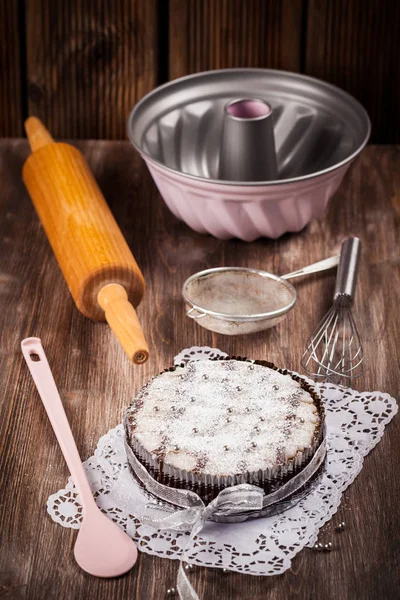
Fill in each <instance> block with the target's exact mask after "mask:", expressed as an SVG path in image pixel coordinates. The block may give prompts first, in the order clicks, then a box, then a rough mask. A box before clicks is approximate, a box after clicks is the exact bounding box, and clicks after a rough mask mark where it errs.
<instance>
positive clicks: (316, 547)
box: [314, 542, 324, 552]
mask: <svg viewBox="0 0 400 600" xmlns="http://www.w3.org/2000/svg"><path fill="white" fill-rule="evenodd" d="M323 549H324V544H321V542H317V543H316V544H315V545H314V550H317V551H318V552H321V550H323Z"/></svg>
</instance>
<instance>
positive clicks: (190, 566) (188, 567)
mask: <svg viewBox="0 0 400 600" xmlns="http://www.w3.org/2000/svg"><path fill="white" fill-rule="evenodd" d="M192 569H193V565H191V564H189V563H188V564H187V565H185V571H191V570H192Z"/></svg>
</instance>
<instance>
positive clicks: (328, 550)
mask: <svg viewBox="0 0 400 600" xmlns="http://www.w3.org/2000/svg"><path fill="white" fill-rule="evenodd" d="M324 550H325V552H330V551H331V550H332V542H328V543H327V544H325V546H324Z"/></svg>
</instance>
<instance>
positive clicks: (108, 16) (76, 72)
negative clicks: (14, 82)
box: [26, 0, 158, 139]
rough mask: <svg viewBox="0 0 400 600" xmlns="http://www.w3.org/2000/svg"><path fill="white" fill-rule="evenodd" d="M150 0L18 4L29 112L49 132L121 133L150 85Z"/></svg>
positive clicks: (153, 25) (153, 52)
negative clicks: (21, 16) (24, 45)
mask: <svg viewBox="0 0 400 600" xmlns="http://www.w3.org/2000/svg"><path fill="white" fill-rule="evenodd" d="M156 4H157V2H156V0H106V1H105V0H90V2H82V1H81V0H71V1H69V2H53V0H30V1H29V2H27V3H26V42H27V71H28V73H27V75H28V95H29V111H30V113H31V114H33V115H35V116H38V117H40V118H41V119H42V120H43V121H44V122H45V123H46V125H47V126H48V127H49V129H50V130H51V132H52V133H53V135H54V136H55V137H60V136H64V137H65V136H68V137H80V138H108V139H121V138H122V139H123V138H125V137H126V133H125V132H126V121H127V117H128V114H129V112H130V110H131V109H132V108H133V106H134V104H135V103H136V102H137V101H138V100H139V99H140V98H141V97H142V96H143V95H144V94H145V93H147V92H148V91H150V90H151V89H152V88H153V87H155V85H156V77H157V51H158V47H157V18H156Z"/></svg>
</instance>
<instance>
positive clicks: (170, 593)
mask: <svg viewBox="0 0 400 600" xmlns="http://www.w3.org/2000/svg"><path fill="white" fill-rule="evenodd" d="M175 594H176V589H175V588H174V587H171V588H168V589H167V596H175Z"/></svg>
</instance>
